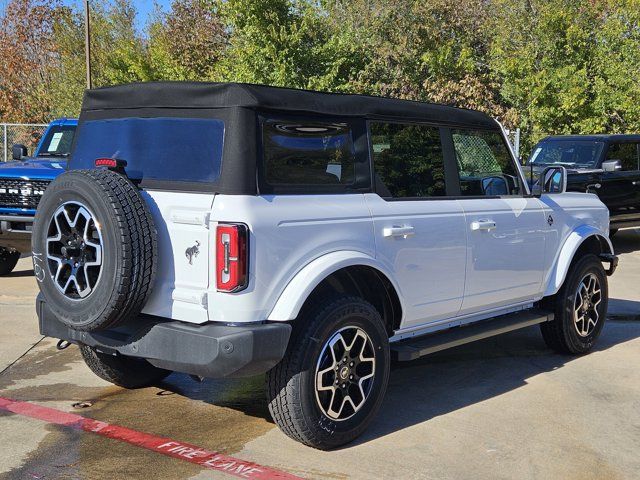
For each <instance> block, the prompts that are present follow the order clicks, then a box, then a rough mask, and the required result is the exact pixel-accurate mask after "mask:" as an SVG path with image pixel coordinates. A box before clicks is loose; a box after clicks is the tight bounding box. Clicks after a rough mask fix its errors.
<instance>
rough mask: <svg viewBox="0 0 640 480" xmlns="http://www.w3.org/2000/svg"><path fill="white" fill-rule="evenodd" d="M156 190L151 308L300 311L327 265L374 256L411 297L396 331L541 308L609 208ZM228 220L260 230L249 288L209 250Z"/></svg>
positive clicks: (205, 312) (212, 317)
mask: <svg viewBox="0 0 640 480" xmlns="http://www.w3.org/2000/svg"><path fill="white" fill-rule="evenodd" d="M145 196H146V198H147V201H148V202H149V204H150V205H151V210H152V212H153V215H154V218H155V219H156V226H157V229H158V243H159V259H158V260H159V261H158V278H157V283H156V286H155V289H154V292H153V295H152V297H151V299H150V300H149V302H148V303H147V305H146V307H145V309H144V312H145V313H149V314H153V315H159V316H164V317H169V318H173V319H176V320H182V321H186V322H193V323H204V322H207V321H216V322H225V323H243V322H258V321H264V320H271V321H288V320H293V319H295V318H296V316H297V315H298V312H299V310H300V308H301V306H302V305H303V304H304V302H305V300H306V299H307V297H308V296H309V294H310V293H311V292H312V291H313V289H314V288H315V287H316V286H317V285H318V284H319V283H320V282H321V281H322V280H324V279H325V278H326V277H327V276H328V275H330V274H331V273H333V272H335V271H336V270H338V269H340V268H344V267H348V266H352V265H366V266H369V267H373V268H376V269H377V270H378V271H379V272H380V273H381V274H383V275H385V276H386V277H387V278H388V279H389V280H390V282H391V284H392V285H393V287H394V289H395V290H396V293H397V294H398V297H399V299H400V303H401V306H402V311H403V315H402V321H401V324H400V328H399V329H398V330H397V331H396V335H395V336H394V337H393V340H397V339H400V338H404V337H405V336H410V335H416V334H421V333H425V332H427V331H433V330H437V329H441V328H447V327H450V326H454V325H460V324H464V323H469V322H473V321H477V320H481V319H484V318H489V317H492V316H495V315H499V314H502V313H508V312H512V311H515V310H519V309H522V308H528V307H530V306H531V305H532V304H533V302H535V301H538V300H540V299H541V298H542V297H543V296H544V295H549V294H552V293H555V291H557V289H558V288H559V286H560V285H561V284H562V282H563V281H564V276H565V275H566V270H567V268H568V266H569V263H570V262H571V258H572V257H573V254H574V253H575V250H576V249H577V248H578V247H579V245H580V243H581V242H582V241H584V239H585V238H587V237H588V236H590V235H596V234H597V235H599V236H603V237H606V235H607V231H608V212H607V210H606V207H605V206H604V205H603V204H602V203H600V201H599V200H598V198H597V197H596V196H594V195H587V194H578V193H576V194H573V193H567V194H561V195H548V196H544V197H542V198H541V199H536V198H517V197H512V198H500V199H496V198H487V199H439V200H422V201H420V200H418V201H386V200H383V199H382V198H380V197H379V196H377V195H375V194H346V195H345V194H337V195H270V196H245V195H216V196H215V198H214V195H207V194H185V193H172V192H155V191H150V192H146V193H145ZM549 215H551V216H552V217H553V222H551V224H550V223H549V221H548V220H549ZM218 222H242V223H245V224H247V225H248V227H249V230H250V237H249V285H248V287H247V288H246V289H245V290H243V291H241V292H238V293H221V292H218V291H217V290H216V288H215V281H214V279H215V275H214V272H215V265H214V262H215V253H214V252H213V251H210V250H211V249H212V246H213V245H214V243H215V242H214V236H215V229H216V225H217V223H218ZM487 222H488V223H487ZM493 224H495V226H494V225H493ZM196 242H197V243H196ZM194 245H198V249H199V253H198V255H197V256H194V257H193V258H192V262H191V264H190V263H189V259H188V258H187V256H186V255H185V252H186V250H187V249H189V248H190V247H193V246H194Z"/></svg>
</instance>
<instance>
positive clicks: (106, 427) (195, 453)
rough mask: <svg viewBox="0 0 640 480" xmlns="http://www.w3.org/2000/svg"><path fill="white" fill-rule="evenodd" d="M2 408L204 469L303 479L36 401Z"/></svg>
mask: <svg viewBox="0 0 640 480" xmlns="http://www.w3.org/2000/svg"><path fill="white" fill-rule="evenodd" d="M0 410H4V411H7V412H11V413H15V414H17V415H22V416H25V417H30V418H36V419H38V420H43V421H45V422H48V423H53V424H56V425H62V426H64V427H69V428H73V429H76V430H83V431H85V432H90V433H95V434H96V435H101V436H103V437H107V438H112V439H114V440H119V441H121V442H126V443H129V444H131V445H135V446H136V447H140V448H146V449H147V450H151V451H152V452H157V453H161V454H162V455H166V456H168V457H173V458H178V459H180V460H184V461H187V462H189V463H194V464H196V465H199V466H201V467H204V468H208V469H211V470H216V471H219V472H224V473H228V474H229V475H233V476H235V477H239V478H249V479H253V480H276V479H278V480H300V477H296V476H295V475H291V474H289V473H286V472H280V471H278V470H274V469H272V468H269V467H264V466H262V465H258V464H257V463H253V462H245V461H244V460H240V459H238V458H234V457H230V456H227V455H223V454H221V453H218V452H212V451H210V450H205V449H203V448H200V447H197V446H195V445H191V444H189V443H184V442H176V441H174V440H171V439H170V438H165V437H157V436H155V435H151V434H148V433H144V432H138V431H136V430H132V429H130V428H126V427H121V426H119V425H111V424H109V423H105V422H100V421H98V420H93V419H91V418H86V417H83V416H81V415H76V414H75V413H67V412H63V411H61V410H56V409H54V408H48V407H42V406H40V405H36V404H34V403H29V402H19V401H16V400H11V399H9V398H3V397H0Z"/></svg>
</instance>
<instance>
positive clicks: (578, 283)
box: [540, 254, 609, 354]
mask: <svg viewBox="0 0 640 480" xmlns="http://www.w3.org/2000/svg"><path fill="white" fill-rule="evenodd" d="M598 291H599V293H597V292H598ZM608 300H609V293H608V287H607V275H606V273H605V271H604V267H603V266H602V262H600V259H599V258H598V257H597V256H595V255H591V254H589V255H585V256H583V257H582V258H580V259H579V260H577V261H575V262H574V263H573V264H572V265H571V267H570V269H569V272H568V273H567V278H566V279H565V282H564V284H563V285H562V288H561V289H560V291H559V292H558V293H557V294H556V295H555V296H554V297H551V298H550V299H549V301H550V303H551V305H552V306H553V308H554V313H555V318H554V320H553V321H551V322H546V323H542V324H540V329H541V331H542V337H543V338H544V341H545V343H546V344H547V346H549V348H552V349H553V350H555V351H557V352H559V353H570V354H582V353H586V352H588V351H589V350H591V348H593V345H594V344H595V342H596V340H597V339H598V337H599V336H600V333H601V332H602V328H603V327H604V322H605V319H606V316H607V307H608Z"/></svg>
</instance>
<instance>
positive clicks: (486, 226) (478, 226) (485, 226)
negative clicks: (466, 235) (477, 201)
mask: <svg viewBox="0 0 640 480" xmlns="http://www.w3.org/2000/svg"><path fill="white" fill-rule="evenodd" d="M496 226H497V225H496V222H494V221H493V220H476V221H474V222H471V230H474V231H475V230H495V229H496Z"/></svg>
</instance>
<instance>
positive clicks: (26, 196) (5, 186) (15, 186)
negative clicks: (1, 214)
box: [0, 178, 51, 209]
mask: <svg viewBox="0 0 640 480" xmlns="http://www.w3.org/2000/svg"><path fill="white" fill-rule="evenodd" d="M50 183H51V181H50V180H22V179H15V178H0V208H29V209H35V208H37V207H38V203H39V202H40V199H41V198H42V195H43V194H44V190H45V189H46V188H47V187H48V186H49V184H50Z"/></svg>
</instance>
